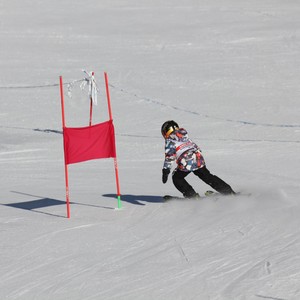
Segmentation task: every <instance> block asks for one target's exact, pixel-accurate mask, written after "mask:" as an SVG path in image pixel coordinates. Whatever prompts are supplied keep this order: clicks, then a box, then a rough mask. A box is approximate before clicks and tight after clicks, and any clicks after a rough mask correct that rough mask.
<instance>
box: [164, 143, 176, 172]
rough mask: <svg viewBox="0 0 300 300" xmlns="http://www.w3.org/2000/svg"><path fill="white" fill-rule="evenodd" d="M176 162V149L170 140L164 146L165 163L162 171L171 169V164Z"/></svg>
mask: <svg viewBox="0 0 300 300" xmlns="http://www.w3.org/2000/svg"><path fill="white" fill-rule="evenodd" d="M175 160H176V147H175V143H173V142H172V141H170V140H167V141H166V145H165V161H164V165H163V169H171V168H172V164H173V162H174V161H175Z"/></svg>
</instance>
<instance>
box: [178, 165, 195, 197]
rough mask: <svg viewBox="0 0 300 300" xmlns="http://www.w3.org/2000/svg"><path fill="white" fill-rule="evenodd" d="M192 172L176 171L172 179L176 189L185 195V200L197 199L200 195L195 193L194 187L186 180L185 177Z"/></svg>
mask: <svg viewBox="0 0 300 300" xmlns="http://www.w3.org/2000/svg"><path fill="white" fill-rule="evenodd" d="M189 173H190V172H183V171H180V170H178V169H177V170H175V171H174V173H173V175H172V179H173V183H174V185H175V187H176V188H177V189H178V190H179V191H180V192H181V193H182V194H183V196H184V197H185V198H192V197H196V196H197V195H198V194H197V193H196V192H195V191H194V189H193V188H192V186H191V185H190V184H189V183H188V182H187V181H186V180H185V177H186V176H187V175H188V174H189Z"/></svg>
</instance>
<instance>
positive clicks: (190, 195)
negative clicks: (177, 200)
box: [183, 189, 200, 199]
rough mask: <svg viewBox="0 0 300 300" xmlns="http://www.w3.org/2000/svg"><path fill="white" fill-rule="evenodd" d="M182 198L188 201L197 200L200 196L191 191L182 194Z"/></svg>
mask: <svg viewBox="0 0 300 300" xmlns="http://www.w3.org/2000/svg"><path fill="white" fill-rule="evenodd" d="M183 197H184V198H188V199H197V198H199V199H200V195H199V194H198V193H196V192H195V191H194V190H193V189H191V190H189V191H187V192H184V193H183Z"/></svg>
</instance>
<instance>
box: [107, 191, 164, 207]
mask: <svg viewBox="0 0 300 300" xmlns="http://www.w3.org/2000/svg"><path fill="white" fill-rule="evenodd" d="M102 196H103V197H108V198H116V194H104V195H102ZM121 201H122V202H124V201H125V202H128V203H131V204H135V205H145V203H142V202H151V203H159V202H162V197H161V196H152V195H131V194H124V195H121Z"/></svg>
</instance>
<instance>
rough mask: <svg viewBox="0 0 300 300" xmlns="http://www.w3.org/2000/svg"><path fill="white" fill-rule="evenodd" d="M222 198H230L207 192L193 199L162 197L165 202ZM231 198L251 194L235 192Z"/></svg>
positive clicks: (249, 194)
mask: <svg viewBox="0 0 300 300" xmlns="http://www.w3.org/2000/svg"><path fill="white" fill-rule="evenodd" d="M224 196H230V195H222V194H220V193H218V192H214V191H210V190H208V191H206V192H205V193H204V196H200V197H195V198H184V197H180V196H172V195H165V196H163V201H164V202H166V201H169V200H200V199H203V198H214V199H216V200H217V199H218V198H219V197H224ZM231 196H251V193H242V192H237V193H236V194H235V195H231Z"/></svg>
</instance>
